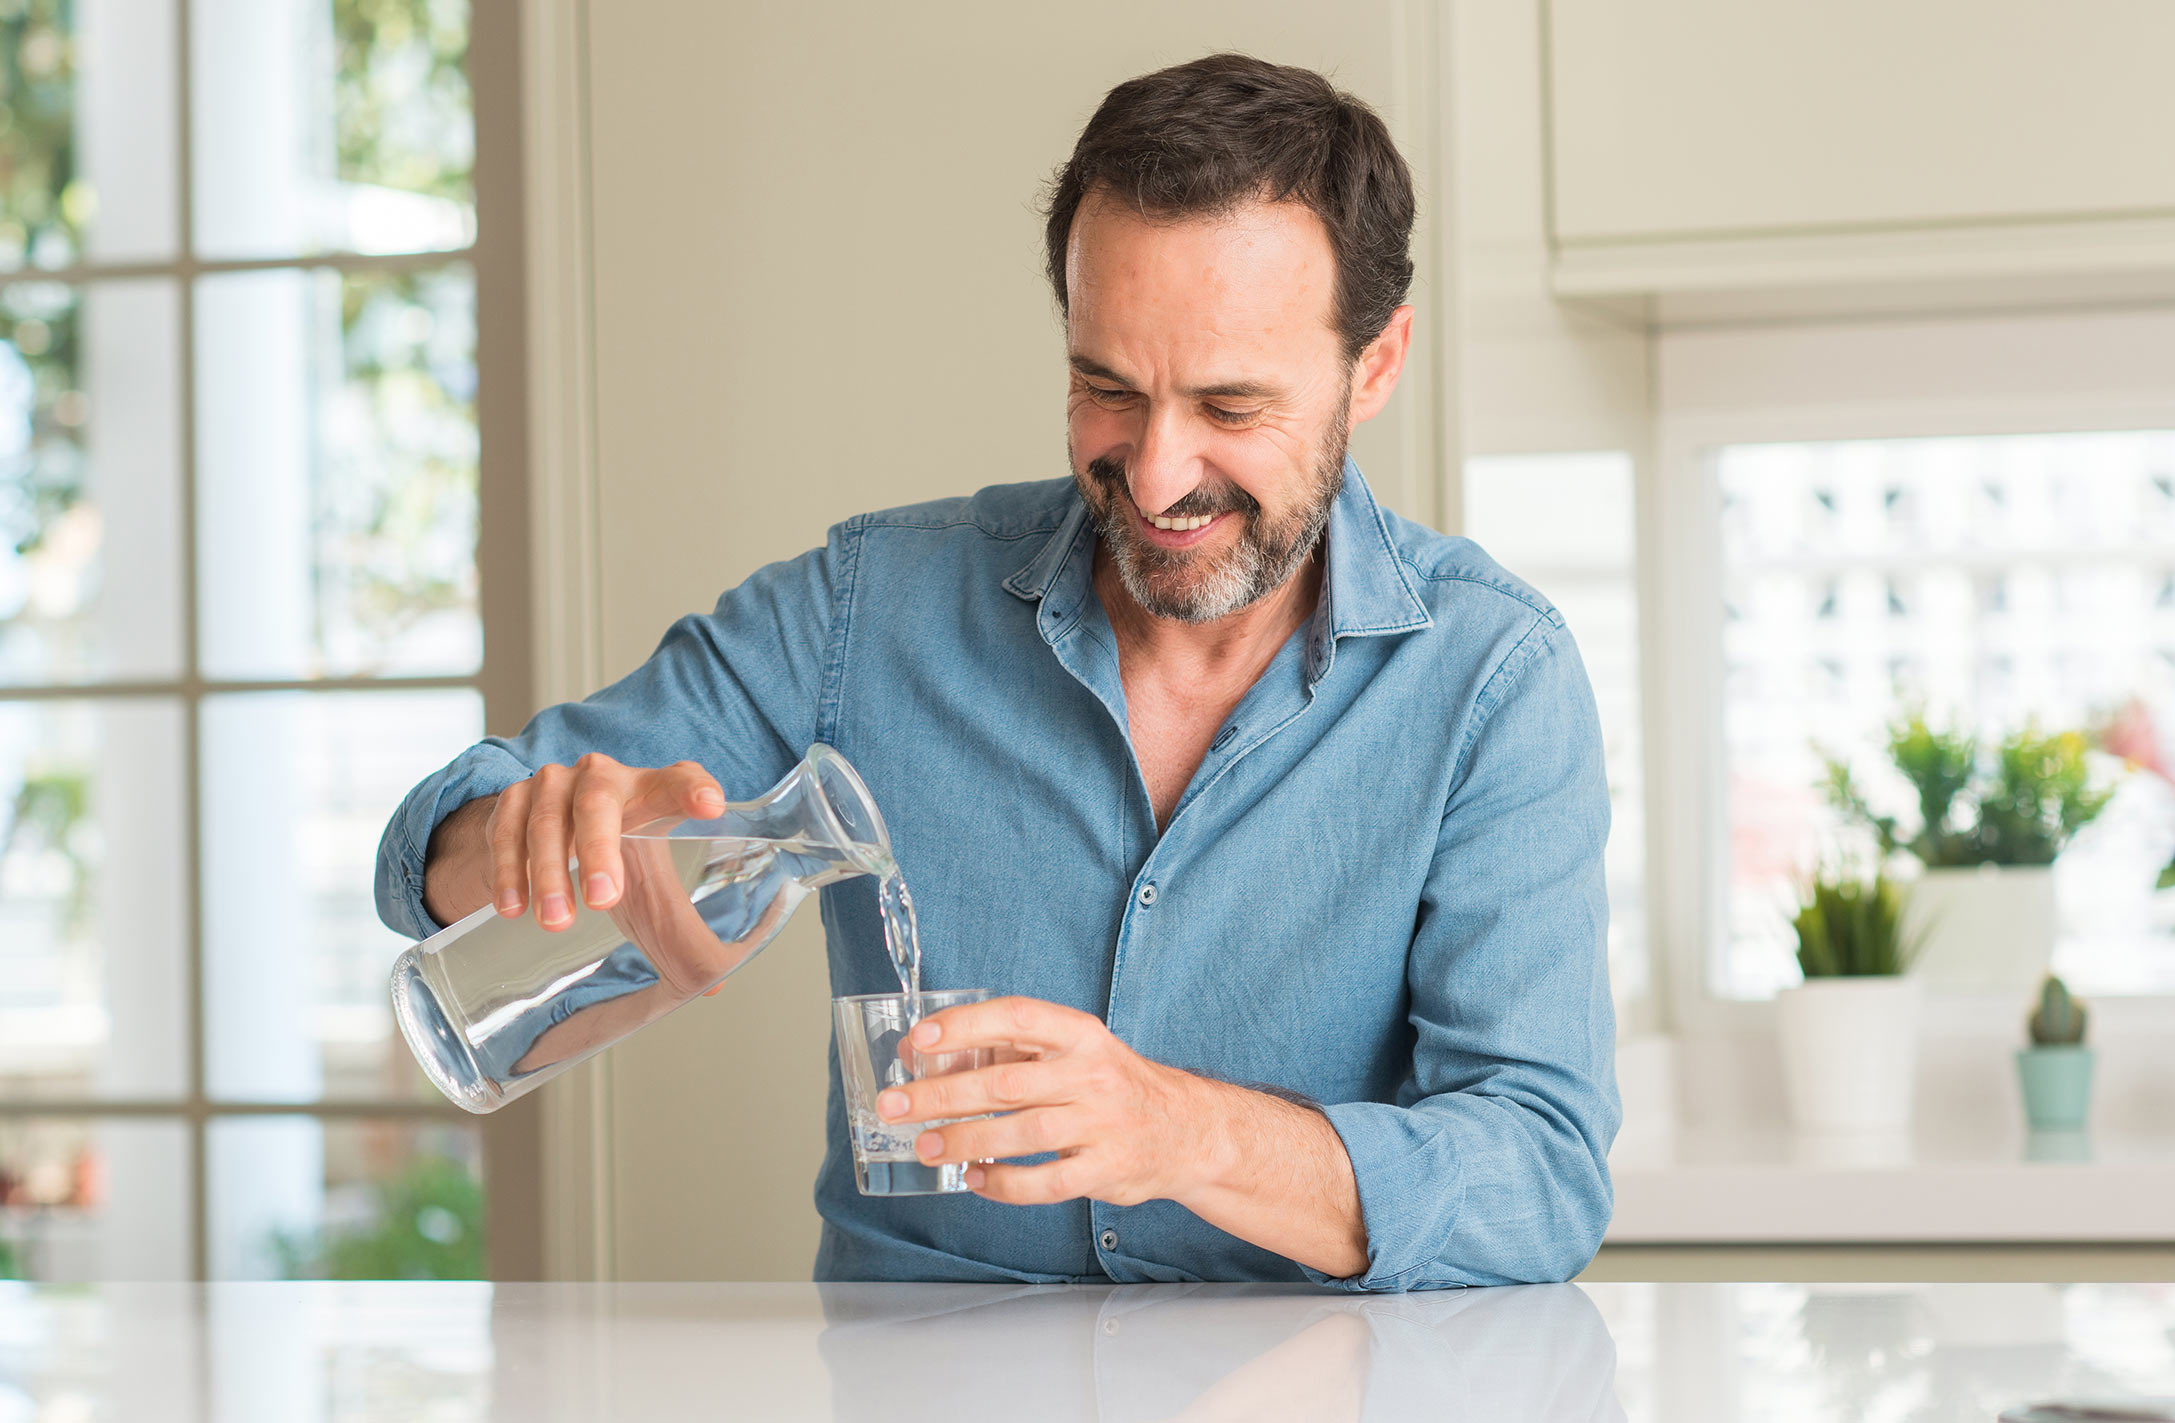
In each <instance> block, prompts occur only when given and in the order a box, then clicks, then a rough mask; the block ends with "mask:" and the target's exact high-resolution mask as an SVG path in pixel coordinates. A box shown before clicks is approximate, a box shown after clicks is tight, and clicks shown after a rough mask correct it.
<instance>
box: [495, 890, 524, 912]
mask: <svg viewBox="0 0 2175 1423" xmlns="http://www.w3.org/2000/svg"><path fill="white" fill-rule="evenodd" d="M498 912H499V913H501V914H519V913H520V912H521V895H520V892H519V891H517V890H511V889H509V890H506V891H504V892H503V893H501V894H500V895H499V897H498Z"/></svg>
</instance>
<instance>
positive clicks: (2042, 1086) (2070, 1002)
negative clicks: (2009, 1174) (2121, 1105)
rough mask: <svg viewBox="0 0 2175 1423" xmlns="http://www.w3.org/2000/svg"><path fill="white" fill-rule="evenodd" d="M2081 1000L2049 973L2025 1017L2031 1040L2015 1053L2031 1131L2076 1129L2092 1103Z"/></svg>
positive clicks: (2089, 1060)
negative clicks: (2035, 1002)
mask: <svg viewBox="0 0 2175 1423" xmlns="http://www.w3.org/2000/svg"><path fill="white" fill-rule="evenodd" d="M2084 1020H2085V1009H2084V1004H2082V1003H2080V1002H2078V1001H2077V1000H2076V999H2075V998H2073V997H2071V996H2070V992H2069V988H2068V986H2067V985H2065V984H2064V983H2063V982H2062V981H2061V980H2060V979H2059V978H2056V977H2055V976H2054V975H2053V974H2051V973H2050V974H2048V975H2047V977H2046V981H2045V982H2043V983H2041V984H2040V985H2039V1004H2038V1006H2037V1007H2036V1008H2034V1009H2033V1010H2032V1015H2031V1017H2030V1018H2028V1019H2027V1020H2026V1021H2025V1026H2026V1027H2027V1028H2028V1029H2029V1030H2030V1032H2031V1041H2032V1045H2031V1046H2030V1047H2028V1048H2023V1049H2020V1050H2019V1051H2018V1052H2017V1055H2016V1071H2017V1078H2018V1080H2019V1081H2020V1082H2022V1083H2023V1086H2024V1116H2025V1118H2026V1119H2027V1120H2028V1121H2030V1123H2031V1128H2032V1130H2033V1131H2077V1130H2079V1129H2081V1128H2082V1127H2083V1126H2084V1120H2085V1116H2086V1115H2087V1113H2088V1112H2089V1111H2090V1109H2091V1105H2092V1049H2090V1048H2088V1047H2086V1046H2085V1045H2084Z"/></svg>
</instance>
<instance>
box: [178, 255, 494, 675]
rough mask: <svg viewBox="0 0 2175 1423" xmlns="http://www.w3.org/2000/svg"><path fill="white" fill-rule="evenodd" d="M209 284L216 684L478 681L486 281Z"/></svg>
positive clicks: (202, 372)
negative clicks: (222, 680) (440, 677)
mask: <svg viewBox="0 0 2175 1423" xmlns="http://www.w3.org/2000/svg"><path fill="white" fill-rule="evenodd" d="M198 290H199V298H198V305H197V323H198V326H197V364H198V372H197V398H198V407H197V421H198V423H197V436H198V452H199V463H198V474H197V481H198V511H199V520H198V526H199V529H200V530H201V549H202V553H201V557H200V559H199V567H200V568H201V570H202V579H201V584H202V598H201V603H200V607H201V610H202V617H201V621H200V625H199V626H200V629H201V632H200V637H201V643H200V645H201V649H202V662H203V668H204V672H205V674H206V675H207V676H212V677H226V678H237V677H239V678H253V677H312V676H339V675H403V674H406V675H421V674H456V675H457V674H462V673H470V672H473V671H475V670H476V668H477V667H478V666H479V665H480V664H481V661H482V655H483V631H482V622H481V619H480V617H479V615H478V613H477V603H476V447H477V446H476V404H475V395H476V360H475V351H476V320H475V281H474V277H473V274H472V273H471V272H470V270H469V269H468V268H467V267H465V266H456V267H448V268H445V269H442V270H438V271H431V272H423V273H401V274H387V273H379V274H350V275H347V276H344V277H343V276H341V275H340V274H337V273H332V272H295V271H276V272H250V273H244V274H240V275H234V276H221V277H213V278H207V279H206V280H204V281H203V282H202V283H201V284H200V286H199V288H198Z"/></svg>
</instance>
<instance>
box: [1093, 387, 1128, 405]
mask: <svg viewBox="0 0 2175 1423" xmlns="http://www.w3.org/2000/svg"><path fill="white" fill-rule="evenodd" d="M1087 389H1088V394H1089V395H1092V396H1094V397H1095V398H1096V399H1097V400H1098V401H1100V402H1102V403H1103V404H1104V405H1122V404H1123V403H1125V402H1126V401H1128V400H1131V399H1132V398H1133V392H1131V391H1130V390H1106V389H1104V388H1103V387H1102V386H1099V385H1091V386H1089V387H1088V388H1087Z"/></svg>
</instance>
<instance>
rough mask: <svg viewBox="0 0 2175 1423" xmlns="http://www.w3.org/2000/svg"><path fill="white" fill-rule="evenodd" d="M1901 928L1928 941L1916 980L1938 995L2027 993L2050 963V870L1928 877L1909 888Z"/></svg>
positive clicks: (1989, 869) (1987, 868) (1986, 869)
mask: <svg viewBox="0 0 2175 1423" xmlns="http://www.w3.org/2000/svg"><path fill="white" fill-rule="evenodd" d="M1903 924H1904V931H1905V932H1906V933H1909V934H1913V935H1916V934H1921V933H1922V934H1924V936H1925V937H1924V939H1923V941H1922V942H1921V944H1920V946H1919V950H1918V958H1917V959H1916V960H1915V961H1914V963H1913V966H1912V974H1913V976H1915V977H1917V978H1921V979H1923V980H1925V981H1926V982H1927V983H1930V984H1933V985H1935V986H1936V987H1940V988H1962V989H1971V990H1975V991H1978V992H1988V993H2029V992H2031V991H2032V990H2033V989H2034V988H2036V987H2037V986H2038V984H2039V979H2040V977H2041V976H2042V975H2043V974H2045V973H2046V971H2047V966H2048V964H2049V963H2051V962H2052V961H2053V958H2054V870H2053V868H2052V867H2051V866H2048V865H1977V866H1974V867H1972V868H1970V869H1962V870H1928V871H1926V872H1925V874H1923V875H1922V876H1920V877H1919V878H1918V879H1917V880H1915V881H1913V882H1912V885H1911V891H1910V896H1909V898H1908V899H1907V900H1906V901H1905V904H1904V910H1903Z"/></svg>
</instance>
